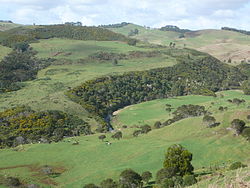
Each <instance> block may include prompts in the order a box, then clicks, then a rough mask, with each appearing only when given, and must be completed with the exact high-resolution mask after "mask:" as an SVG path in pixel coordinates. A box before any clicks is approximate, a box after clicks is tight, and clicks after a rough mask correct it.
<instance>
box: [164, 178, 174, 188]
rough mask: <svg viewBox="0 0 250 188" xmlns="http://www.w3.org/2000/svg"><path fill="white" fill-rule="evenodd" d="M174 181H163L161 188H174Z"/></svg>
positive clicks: (170, 179) (169, 179)
mask: <svg viewBox="0 0 250 188" xmlns="http://www.w3.org/2000/svg"><path fill="white" fill-rule="evenodd" d="M174 186H175V184H174V181H173V180H172V178H166V179H163V180H162V182H161V188H172V187H174Z"/></svg>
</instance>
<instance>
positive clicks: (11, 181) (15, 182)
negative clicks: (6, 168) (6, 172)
mask: <svg viewBox="0 0 250 188" xmlns="http://www.w3.org/2000/svg"><path fill="white" fill-rule="evenodd" d="M6 183H7V185H9V186H19V185H21V182H20V180H19V179H18V178H15V177H8V178H7V179H6Z"/></svg>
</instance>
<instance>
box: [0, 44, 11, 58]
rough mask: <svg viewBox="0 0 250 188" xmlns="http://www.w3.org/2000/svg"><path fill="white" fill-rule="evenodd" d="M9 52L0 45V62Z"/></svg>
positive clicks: (8, 49)
mask: <svg viewBox="0 0 250 188" xmlns="http://www.w3.org/2000/svg"><path fill="white" fill-rule="evenodd" d="M10 52H11V49H10V48H7V47H5V46H2V45H0V60H1V59H3V57H4V56H6V55H7V54H8V53H10Z"/></svg>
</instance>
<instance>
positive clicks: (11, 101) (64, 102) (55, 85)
mask: <svg viewBox="0 0 250 188" xmlns="http://www.w3.org/2000/svg"><path fill="white" fill-rule="evenodd" d="M46 42H47V43H48V45H52V44H54V42H55V43H56V44H55V45H54V47H53V48H57V47H58V46H59V44H64V45H65V46H67V45H66V44H67V43H70V42H72V43H71V45H68V47H67V48H68V50H69V51H74V49H75V48H77V46H78V47H79V44H81V45H82V48H79V49H80V50H79V52H78V54H77V55H72V56H69V57H68V58H69V59H60V58H59V59H58V60H57V61H56V62H55V63H56V65H51V66H49V67H48V68H46V69H44V70H41V71H39V73H38V76H37V79H36V80H33V81H29V82H24V86H25V87H23V88H22V89H21V90H18V91H14V92H10V93H3V94H0V111H3V110H4V109H6V108H11V107H14V106H17V105H29V106H31V107H32V108H33V109H34V110H38V111H42V110H49V109H50V110H62V111H65V112H69V113H71V114H76V115H78V116H79V117H82V118H86V117H87V116H88V113H87V112H86V111H85V110H84V109H83V108H82V107H81V106H80V105H78V104H76V103H74V102H72V101H71V100H69V99H68V98H67V97H66V96H65V95H64V93H65V91H67V89H68V88H69V87H75V86H78V85H80V84H81V83H83V82H84V81H86V80H90V79H94V78H96V77H100V76H103V75H109V74H121V73H124V72H129V71H141V70H149V69H152V68H158V67H167V66H172V65H173V64H175V63H176V60H175V59H174V58H172V57H169V56H166V55H163V56H160V57H153V58H146V59H144V58H139V59H129V60H120V61H119V62H118V65H117V66H114V65H113V64H112V62H111V61H110V62H102V63H97V62H87V63H84V64H79V63H76V61H77V58H85V57H87V56H88V55H89V54H93V53H95V52H97V51H98V49H100V46H102V49H106V50H111V51H112V49H114V52H128V51H129V50H148V49H144V48H136V47H131V46H128V45H127V44H123V43H116V42H94V41H75V42H76V43H73V41H72V40H64V39H52V40H43V41H42V42H41V43H36V44H33V45H34V46H33V47H34V49H35V50H38V51H39V50H40V49H39V48H38V47H36V46H39V45H42V44H44V45H45V44H46ZM88 44H92V45H94V44H96V46H95V48H94V46H92V49H91V50H88V49H87V48H88ZM112 45H113V46H115V47H117V48H112V47H111V46H112ZM62 46H63V45H62ZM118 46H119V47H118ZM83 47H84V48H83ZM85 49H86V51H85ZM67 52H68V51H67ZM41 53H42V52H40V51H39V53H38V56H43V57H50V54H49V52H48V53H47V52H46V53H42V54H43V55H40V54H41Z"/></svg>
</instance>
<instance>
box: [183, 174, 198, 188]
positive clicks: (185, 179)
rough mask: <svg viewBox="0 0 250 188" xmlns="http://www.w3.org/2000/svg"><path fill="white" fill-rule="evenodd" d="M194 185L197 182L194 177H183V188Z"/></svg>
mask: <svg viewBox="0 0 250 188" xmlns="http://www.w3.org/2000/svg"><path fill="white" fill-rule="evenodd" d="M196 183H197V180H196V178H195V176H194V175H185V176H184V177H183V185H184V186H190V185H193V184H196Z"/></svg>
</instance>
